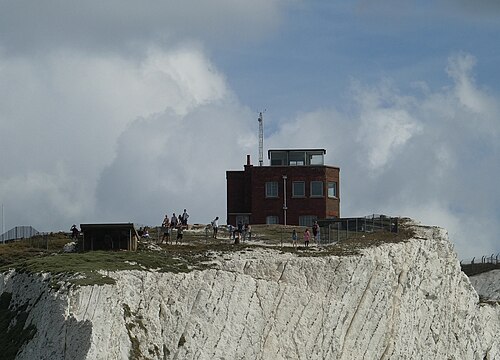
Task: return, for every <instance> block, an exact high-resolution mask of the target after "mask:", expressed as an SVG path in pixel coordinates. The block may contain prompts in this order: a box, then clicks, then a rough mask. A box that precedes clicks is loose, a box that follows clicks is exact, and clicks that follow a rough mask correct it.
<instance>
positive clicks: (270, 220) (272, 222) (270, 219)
mask: <svg viewBox="0 0 500 360" xmlns="http://www.w3.org/2000/svg"><path fill="white" fill-rule="evenodd" d="M279 221H280V219H279V217H277V216H266V224H267V225H275V224H279Z"/></svg>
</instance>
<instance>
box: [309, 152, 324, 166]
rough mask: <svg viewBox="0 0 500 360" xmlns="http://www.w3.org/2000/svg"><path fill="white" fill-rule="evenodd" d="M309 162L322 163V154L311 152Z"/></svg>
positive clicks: (313, 163)
mask: <svg viewBox="0 0 500 360" xmlns="http://www.w3.org/2000/svg"><path fill="white" fill-rule="evenodd" d="M309 162H310V164H311V165H323V162H324V160H323V155H322V154H317V155H316V154H313V155H311V157H310V160H309Z"/></svg>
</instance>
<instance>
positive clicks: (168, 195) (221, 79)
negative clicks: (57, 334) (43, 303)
mask: <svg viewBox="0 0 500 360" xmlns="http://www.w3.org/2000/svg"><path fill="white" fill-rule="evenodd" d="M499 20H500V3H498V2H497V1H495V0H476V1H472V0H453V1H452V0H435V1H427V0H424V1H401V0H378V1H372V0H358V1H351V2H346V1H335V0H329V1H320V0H313V1H302V0H289V1H285V0H254V1H251V2H249V1H241V0H214V1H210V2H207V1H199V0H198V1H195V0H186V1H182V2H179V1H170V0H164V1H160V0H146V1H141V2H137V1H130V0H125V1H115V0H110V1H106V2H102V1H97V0H88V1H85V2H82V1H68V0H65V1H61V0H47V1H43V2H41V1H26V0H18V1H9V0H0V154H1V155H0V169H1V171H0V203H1V204H2V207H3V221H2V229H5V230H6V231H7V230H9V229H10V228H12V227H14V226H20V225H31V226H33V227H35V228H36V229H37V230H39V231H58V230H65V231H67V230H69V228H70V226H71V225H72V224H74V223H76V224H80V223H88V222H134V223H136V224H145V225H158V224H160V223H161V221H162V219H163V217H164V215H165V214H166V213H168V214H171V213H172V212H175V213H179V212H182V210H183V209H184V208H186V209H187V210H188V212H189V213H190V215H191V217H190V222H191V223H209V222H210V221H211V220H212V219H213V218H214V217H215V216H219V217H220V218H221V219H224V218H225V213H226V180H225V172H226V170H243V165H244V164H245V162H246V155H247V154H249V155H251V158H252V162H253V163H254V164H258V122H257V117H258V114H259V112H260V111H265V112H264V152H265V153H266V152H267V149H273V148H324V149H326V150H327V154H326V158H325V162H326V163H327V164H328V165H333V166H339V167H340V168H341V184H340V191H341V194H340V196H341V214H342V216H344V217H351V216H365V215H369V214H373V213H375V214H386V215H390V216H404V217H410V218H413V219H415V220H416V221H418V222H421V223H423V224H426V225H437V226H441V227H444V228H446V229H447V230H448V232H449V235H450V238H451V240H452V242H453V244H454V248H455V250H456V251H457V253H458V255H459V258H460V259H471V258H472V257H481V256H482V255H491V254H495V255H496V254H498V253H500V237H499V236H498V233H499V231H498V229H499V227H500V205H499V204H500V192H499V191H498V185H497V182H498V181H497V179H498V178H499V177H500V142H499V137H500V119H499V113H500V111H499V110H500V72H499V71H498V64H500V45H499V44H498V38H500V21H499Z"/></svg>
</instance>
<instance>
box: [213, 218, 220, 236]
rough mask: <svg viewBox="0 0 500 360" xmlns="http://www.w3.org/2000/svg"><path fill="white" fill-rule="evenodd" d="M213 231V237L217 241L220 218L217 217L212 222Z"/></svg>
mask: <svg viewBox="0 0 500 360" xmlns="http://www.w3.org/2000/svg"><path fill="white" fill-rule="evenodd" d="M212 229H213V235H212V237H213V238H214V239H217V231H218V229H219V217H218V216H216V217H215V219H213V220H212Z"/></svg>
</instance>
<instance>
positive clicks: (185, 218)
mask: <svg viewBox="0 0 500 360" xmlns="http://www.w3.org/2000/svg"><path fill="white" fill-rule="evenodd" d="M181 219H182V225H184V226H187V224H188V219H189V214H188V213H187V211H186V209H184V212H183V213H182V217H181Z"/></svg>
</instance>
